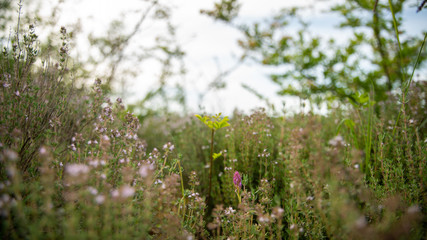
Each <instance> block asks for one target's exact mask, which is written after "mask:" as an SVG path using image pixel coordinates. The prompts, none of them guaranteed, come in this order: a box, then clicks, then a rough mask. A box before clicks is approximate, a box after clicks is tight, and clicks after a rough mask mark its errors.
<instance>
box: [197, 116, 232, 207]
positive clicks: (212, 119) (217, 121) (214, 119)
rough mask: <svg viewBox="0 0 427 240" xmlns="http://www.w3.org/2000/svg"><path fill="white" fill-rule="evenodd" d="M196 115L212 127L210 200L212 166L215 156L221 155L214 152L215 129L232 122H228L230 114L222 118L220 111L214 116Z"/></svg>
mask: <svg viewBox="0 0 427 240" xmlns="http://www.w3.org/2000/svg"><path fill="white" fill-rule="evenodd" d="M194 116H196V117H197V118H198V119H199V120H200V121H201V122H203V123H204V124H205V125H206V126H208V127H209V128H210V129H211V153H210V154H209V156H210V162H211V163H210V165H209V168H210V170H209V190H208V202H209V200H210V198H211V190H212V167H213V160H214V158H215V159H216V158H218V157H219V156H221V154H214V152H213V144H214V136H215V131H216V130H218V129H220V128H224V127H228V126H230V124H229V123H228V120H229V119H228V116H225V117H224V118H222V119H221V113H218V114H217V115H213V116H203V117H202V116H200V115H198V114H196V115H194Z"/></svg>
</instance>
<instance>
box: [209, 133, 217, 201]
mask: <svg viewBox="0 0 427 240" xmlns="http://www.w3.org/2000/svg"><path fill="white" fill-rule="evenodd" d="M214 134H215V130H214V129H213V128H212V134H211V154H210V159H211V165H210V166H209V169H210V170H209V193H208V199H210V198H211V190H212V168H213V143H214Z"/></svg>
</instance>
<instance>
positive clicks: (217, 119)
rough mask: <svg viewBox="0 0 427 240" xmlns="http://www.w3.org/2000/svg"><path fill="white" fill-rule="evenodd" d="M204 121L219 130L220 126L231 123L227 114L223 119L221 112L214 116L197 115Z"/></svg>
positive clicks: (226, 125)
mask: <svg viewBox="0 0 427 240" xmlns="http://www.w3.org/2000/svg"><path fill="white" fill-rule="evenodd" d="M195 116H196V117H197V118H198V119H199V120H200V121H201V122H202V123H204V124H205V125H206V126H208V127H209V128H210V129H213V130H218V129H220V128H224V127H228V126H230V124H229V123H228V120H229V119H228V117H227V116H225V117H224V118H222V119H221V113H218V114H217V115H213V116H203V117H202V116H200V115H198V114H196V115H195Z"/></svg>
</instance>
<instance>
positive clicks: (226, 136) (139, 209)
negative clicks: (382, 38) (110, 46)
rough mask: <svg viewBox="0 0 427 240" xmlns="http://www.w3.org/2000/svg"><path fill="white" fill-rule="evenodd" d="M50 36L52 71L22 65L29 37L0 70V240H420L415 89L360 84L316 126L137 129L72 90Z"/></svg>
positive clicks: (29, 55) (48, 66) (262, 117)
mask: <svg viewBox="0 0 427 240" xmlns="http://www.w3.org/2000/svg"><path fill="white" fill-rule="evenodd" d="M358 2H359V3H360V4H362V5H363V6H365V5H366V6H370V4H372V3H371V2H370V1H358ZM395 7H397V9H399V5H398V4H397V6H393V9H394V8H395ZM349 19H350V20H352V24H354V25H357V24H360V23H359V22H358V21H357V20H356V19H351V17H350V16H349ZM60 34H61V40H62V42H63V43H62V44H61V45H60V47H58V49H59V51H57V52H58V54H57V55H52V56H53V57H52V59H51V60H50V61H51V62H43V64H42V65H40V66H39V65H36V64H34V63H35V62H37V60H38V59H40V58H39V57H40V54H43V53H41V52H40V51H41V50H40V51H39V49H38V48H37V47H36V46H37V45H36V44H35V42H36V39H37V35H36V33H35V29H34V27H31V26H30V27H29V28H28V29H27V30H26V31H25V33H24V35H19V33H18V34H17V35H16V36H15V37H14V39H12V43H11V44H10V46H11V47H12V48H11V49H8V48H5V49H4V51H3V53H2V55H1V56H0V81H1V85H0V88H1V89H0V100H1V105H0V108H1V109H0V110H1V112H2V114H0V126H1V128H0V238H2V239H27V238H35V239H44V238H49V239H106V238H107V239H228V238H230V239H390V238H396V239H403V238H404V239H422V238H423V237H424V236H426V233H427V228H426V226H425V222H426V219H427V218H426V216H427V215H426V214H427V213H426V209H427V197H426V194H425V189H426V185H427V174H426V171H427V163H426V161H425V156H426V155H427V140H426V138H427V131H426V129H427V119H426V114H425V113H426V112H427V94H426V93H427V84H426V83H425V82H411V81H408V82H407V85H408V86H407V88H406V90H405V91H404V92H405V93H404V94H402V95H401V96H399V95H396V94H390V95H389V97H388V98H387V100H385V101H379V102H377V101H375V99H376V98H377V97H376V95H377V92H376V89H375V87H374V86H372V85H375V84H372V83H371V87H370V91H369V93H366V92H363V91H360V92H359V91H354V92H352V93H349V96H351V98H350V99H352V100H351V102H352V103H353V105H350V106H348V107H346V108H336V109H334V110H331V111H330V112H328V114H325V115H316V114H314V113H312V112H309V113H308V114H304V113H299V114H295V115H293V116H285V115H277V116H275V117H271V116H269V115H268V114H267V113H266V112H265V110H263V109H258V110H254V111H253V112H252V113H251V114H250V115H244V114H238V113H236V114H234V115H233V116H232V117H230V118H228V117H227V116H226V117H224V118H222V117H221V114H217V115H214V116H200V115H196V117H197V118H198V119H199V120H200V121H201V122H202V123H203V124H200V122H198V121H197V120H195V118H194V117H193V116H179V115H174V114H170V115H167V116H161V117H159V116H152V117H146V118H144V121H146V122H145V125H146V126H142V127H141V124H140V121H139V118H138V117H137V116H135V115H134V114H132V113H131V112H129V111H127V110H128V109H126V108H125V106H124V104H123V103H122V100H121V99H120V98H118V99H117V100H116V101H115V102H114V103H113V102H111V100H110V99H109V98H108V97H107V96H106V95H105V93H104V90H103V89H104V86H103V85H102V83H101V80H99V79H97V80H96V81H95V84H94V85H93V86H92V89H91V90H89V89H81V90H79V89H76V88H75V87H74V86H73V82H72V81H71V79H70V78H69V77H68V76H69V75H68V74H67V73H68V71H67V66H68V65H67V59H68V58H67V56H68V55H67V52H68V45H67V39H68V38H67V31H66V29H65V28H64V29H61V31H60ZM42 56H43V55H42ZM402 92H403V91H402ZM399 100H401V101H399ZM402 100H403V101H402ZM374 107H377V108H378V114H374ZM396 116H400V117H401V120H400V121H396ZM203 125H206V126H207V127H209V129H210V130H211V131H210V132H209V131H203V129H205V130H206V128H205V127H204V126H203ZM221 128H224V131H216V130H218V129H221ZM215 133H217V136H216V141H215V142H214V134H215ZM209 140H210V141H209ZM146 141H149V142H146ZM164 143H165V144H164ZM209 144H210V146H209ZM148 146H149V148H148ZM159 146H160V147H159ZM209 147H210V154H208V153H207V151H205V150H206V149H208V148H209ZM214 148H215V149H217V151H218V150H219V151H218V152H217V153H214ZM148 149H150V150H148ZM208 158H210V165H209V164H207V163H208V160H207V159H208ZM206 167H208V168H210V170H209V174H207V173H206V172H207V171H206V169H205V168H206ZM236 171H237V172H238V173H240V174H241V175H242V188H240V187H239V188H237V187H236V186H235V185H234V182H233V177H234V175H235V174H236ZM236 177H237V178H238V176H236ZM207 189H209V190H207Z"/></svg>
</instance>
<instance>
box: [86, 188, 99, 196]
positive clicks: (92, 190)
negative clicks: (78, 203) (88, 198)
mask: <svg viewBox="0 0 427 240" xmlns="http://www.w3.org/2000/svg"><path fill="white" fill-rule="evenodd" d="M87 190H88V192H90V194H92V195H96V194H98V190H97V189H96V188H94V187H92V186H89V187H87Z"/></svg>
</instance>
